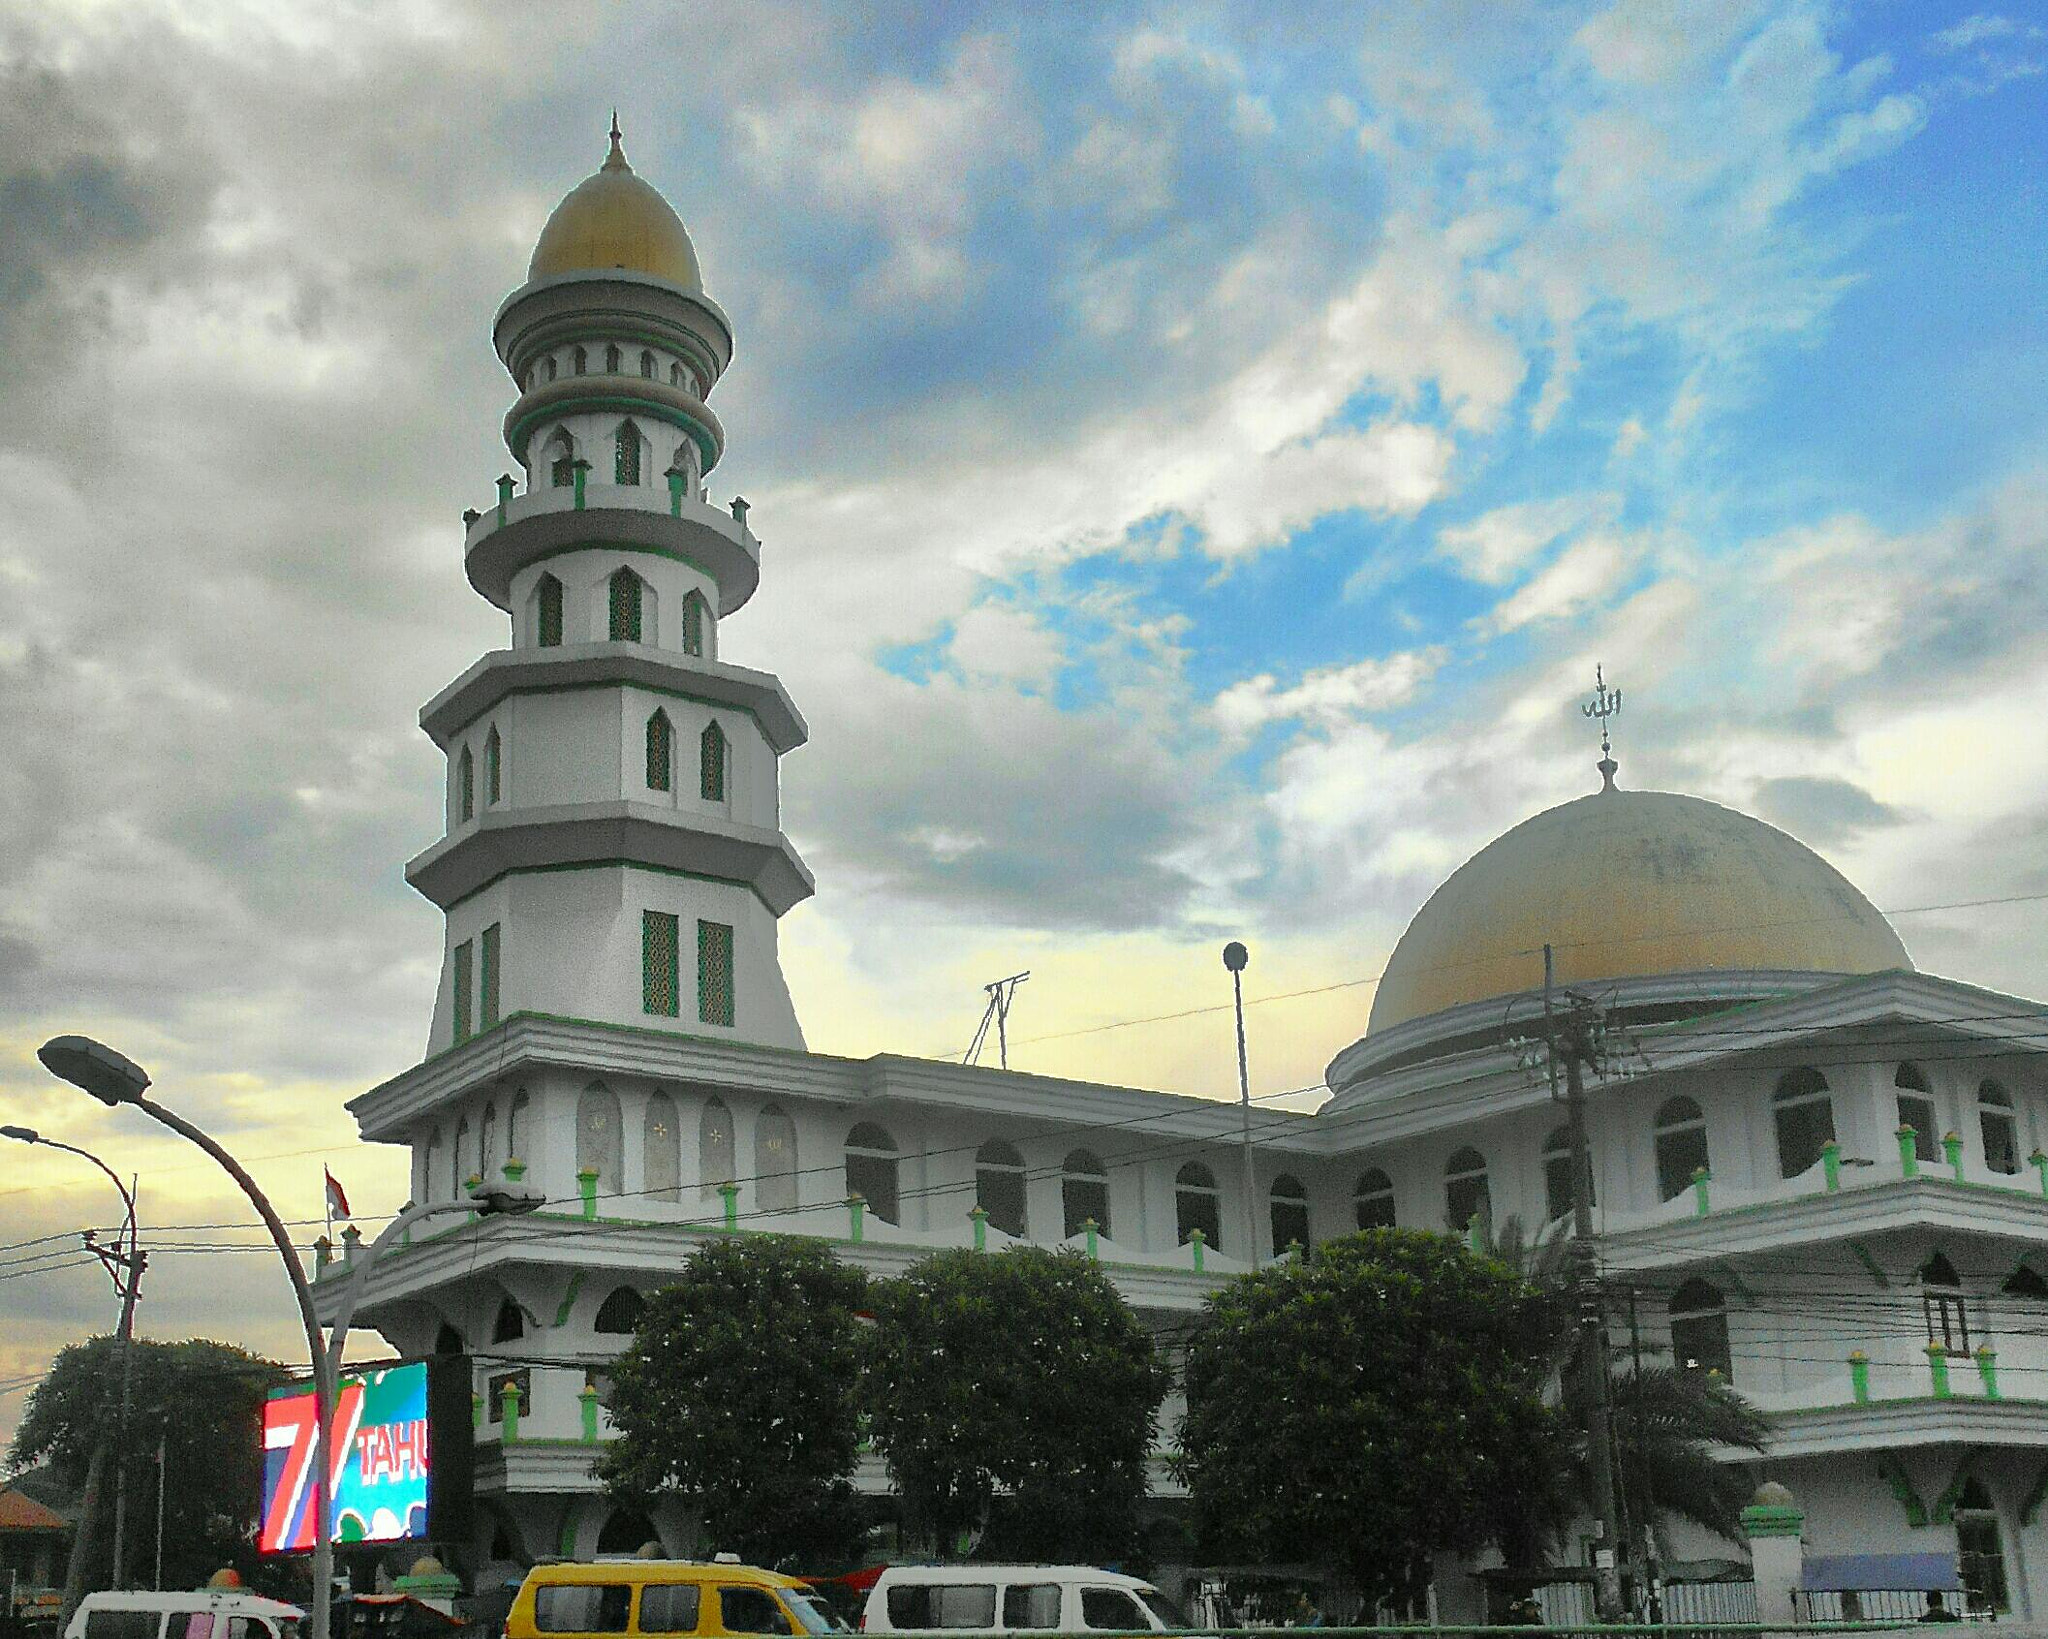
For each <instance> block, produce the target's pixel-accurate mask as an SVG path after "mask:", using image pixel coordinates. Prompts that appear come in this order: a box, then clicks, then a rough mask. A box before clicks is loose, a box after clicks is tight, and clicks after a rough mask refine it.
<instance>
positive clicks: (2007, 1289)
mask: <svg viewBox="0 0 2048 1639" xmlns="http://www.w3.org/2000/svg"><path fill="white" fill-rule="evenodd" d="M1999 1291H2001V1292H2003V1293H2004V1294H2005V1295H2006V1296H2007V1297H2009V1298H2025V1299H2026V1300H2027V1302H2029V1303H2048V1280H2043V1279H2042V1278H2041V1273H2040V1271H2039V1270H2037V1269H2036V1268H2034V1266H2033V1265H2032V1264H2029V1263H2023V1264H2020V1265H2019V1266H2018V1267H2017V1268H2015V1269H2014V1270H2013V1272H2012V1273H2011V1274H2010V1275H2007V1276H2006V1277H2005V1284H2004V1285H2003V1286H2001V1287H1999Z"/></svg>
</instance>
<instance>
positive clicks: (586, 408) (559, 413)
mask: <svg viewBox="0 0 2048 1639" xmlns="http://www.w3.org/2000/svg"><path fill="white" fill-rule="evenodd" d="M584 379H585V380H586V381H587V380H589V379H590V378H589V377H588V376H586V377H585V378H584ZM606 379H607V380H617V381H638V380H640V377H638V376H617V377H607V378H606ZM663 385H664V386H665V385H667V384H666V383H663ZM611 410H617V411H618V412H620V413H621V414H622V415H644V416H647V417H649V418H650V419H652V420H655V421H663V422H666V423H667V424H668V425H669V426H671V427H674V428H675V429H676V430H677V431H678V432H680V433H683V434H684V435H686V436H687V437H688V438H689V439H690V441H691V442H692V443H694V444H695V445H696V446H697V454H698V455H699V457H701V459H702V461H703V467H702V470H703V471H705V472H709V471H710V470H711V469H712V468H713V467H715V466H716V465H717V464H718V455H719V451H718V441H717V439H716V438H715V437H714V436H713V434H712V431H711V429H710V428H709V427H707V426H705V425H704V423H703V422H701V421H699V420H698V419H697V418H696V417H695V416H693V415H687V414H685V413H684V412H683V411H681V410H678V409H676V408H675V407H674V406H673V405H669V404H661V403H657V402H656V401H655V400H654V399H651V398H642V397H641V396H640V395H639V394H638V393H631V392H627V393H577V394H574V395H572V396H569V397H566V398H558V399H556V400H555V401H554V402H553V403H551V404H549V405H548V406H547V407H546V408H545V409H539V410H528V411H527V412H526V414H524V415H522V416H521V417H520V418H519V419H518V420H517V421H515V422H513V423H512V436H511V437H509V438H508V439H506V440H505V443H506V446H507V447H508V448H509V449H510V450H511V451H512V459H513V460H515V461H517V462H518V463H519V464H520V465H521V466H524V465H525V464H526V446H527V445H528V443H530V442H531V441H532V438H533V429H534V428H535V427H537V426H539V425H541V424H542V423H543V422H553V421H562V420H566V419H567V418H568V417H570V416H572V415H593V414H598V413H601V412H605V411H611Z"/></svg>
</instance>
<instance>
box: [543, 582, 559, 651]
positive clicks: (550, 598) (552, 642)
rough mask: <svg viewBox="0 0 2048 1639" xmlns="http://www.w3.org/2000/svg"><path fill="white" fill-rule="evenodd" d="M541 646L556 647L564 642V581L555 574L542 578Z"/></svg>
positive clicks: (544, 647) (545, 647)
mask: <svg viewBox="0 0 2048 1639" xmlns="http://www.w3.org/2000/svg"><path fill="white" fill-rule="evenodd" d="M539 602H540V621H539V625H540V634H539V636H540V646H541V647H542V648H543V649H555V648H559V647H561V643H562V583H561V582H560V581H558V580H556V579H555V577H554V576H553V575H543V576H541V578H540V598H539Z"/></svg>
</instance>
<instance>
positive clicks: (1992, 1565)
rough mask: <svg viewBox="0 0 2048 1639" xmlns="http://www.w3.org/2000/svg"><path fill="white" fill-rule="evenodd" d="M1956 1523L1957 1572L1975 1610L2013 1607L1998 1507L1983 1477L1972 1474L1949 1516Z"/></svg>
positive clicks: (1971, 1606)
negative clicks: (2006, 1571)
mask: <svg viewBox="0 0 2048 1639" xmlns="http://www.w3.org/2000/svg"><path fill="white" fill-rule="evenodd" d="M1949 1517H1950V1518H1951V1519H1953V1520H1954V1521H1955V1527H1956V1575H1957V1576H1958V1577H1959V1578H1960V1579H1961V1581H1962V1584H1963V1589H1964V1598H1965V1599H1966V1600H1967V1601H1968V1602H1969V1608H1970V1610H1971V1612H1972V1613H1973V1614H1977V1615H1985V1614H1989V1613H1992V1612H2004V1611H2009V1610H2011V1609H2012V1594H2011V1591H2010V1589H2009V1587H2008V1586H2007V1582H2006V1574H2005V1541H2004V1537H2003V1535H2002V1533H2001V1530H2000V1527H1999V1524H1998V1509H1997V1508H1996V1507H1995V1506H1994V1505H1993V1503H1992V1501H1991V1493H1990V1491H1989V1490H1988V1489H1986V1487H1985V1484H1984V1482H1983V1481H1982V1480H1980V1479H1979V1478H1977V1476H1976V1475H1974V1474H1973V1475H1971V1476H1970V1478H1969V1481H1968V1482H1967V1483H1966V1484H1965V1485H1964V1486H1963V1490H1962V1495H1961V1496H1959V1497H1957V1498H1956V1506H1955V1511H1954V1513H1953V1514H1951V1515H1950V1516H1949Z"/></svg>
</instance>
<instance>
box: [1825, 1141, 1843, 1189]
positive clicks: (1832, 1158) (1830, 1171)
mask: <svg viewBox="0 0 2048 1639" xmlns="http://www.w3.org/2000/svg"><path fill="white" fill-rule="evenodd" d="M1820 1176H1821V1187H1822V1188H1823V1189H1825V1190H1826V1191H1827V1192H1828V1193H1829V1194H1830V1195H1832V1194H1833V1193H1834V1192H1835V1191H1836V1190H1838V1189H1840V1188H1841V1187H1842V1146H1841V1145H1840V1144H1838V1143H1837V1142H1835V1140H1834V1139H1832V1138H1830V1139H1829V1140H1828V1141H1827V1142H1826V1143H1825V1144H1823V1145H1821V1147H1820Z"/></svg>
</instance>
